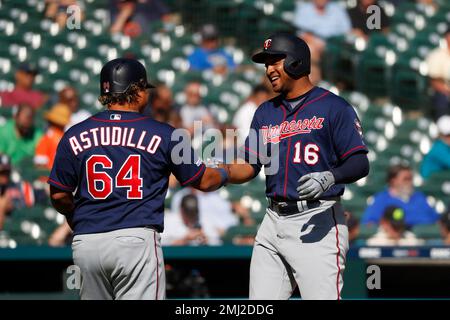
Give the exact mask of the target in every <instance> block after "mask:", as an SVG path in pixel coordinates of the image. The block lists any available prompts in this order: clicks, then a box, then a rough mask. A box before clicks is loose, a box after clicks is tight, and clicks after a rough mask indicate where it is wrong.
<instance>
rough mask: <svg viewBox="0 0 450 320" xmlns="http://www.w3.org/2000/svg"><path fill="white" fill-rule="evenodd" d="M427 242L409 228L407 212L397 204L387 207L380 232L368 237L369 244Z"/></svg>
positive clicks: (391, 244) (416, 244)
mask: <svg viewBox="0 0 450 320" xmlns="http://www.w3.org/2000/svg"><path fill="white" fill-rule="evenodd" d="M424 243H425V241H424V240H422V239H418V238H417V237H416V236H415V235H414V233H412V232H411V231H408V230H407V225H406V222H405V212H404V211H403V209H401V208H399V207H395V206H389V207H387V208H386V209H385V211H384V213H383V217H382V218H381V221H380V227H379V229H378V232H377V233H376V234H375V235H374V236H373V237H371V238H369V239H367V245H369V246H419V245H423V244H424Z"/></svg>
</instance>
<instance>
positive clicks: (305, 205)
mask: <svg viewBox="0 0 450 320" xmlns="http://www.w3.org/2000/svg"><path fill="white" fill-rule="evenodd" d="M321 201H340V197H329V198H320V199H317V200H301V201H275V200H273V199H270V198H269V209H270V210H272V211H275V212H276V213H277V214H278V215H280V216H290V215H293V214H298V213H302V212H304V211H306V210H309V209H314V208H317V207H320V204H321Z"/></svg>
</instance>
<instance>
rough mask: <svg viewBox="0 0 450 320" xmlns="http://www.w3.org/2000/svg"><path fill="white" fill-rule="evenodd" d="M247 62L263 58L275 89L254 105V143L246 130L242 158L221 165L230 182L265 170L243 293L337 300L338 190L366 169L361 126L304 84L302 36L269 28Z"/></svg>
mask: <svg viewBox="0 0 450 320" xmlns="http://www.w3.org/2000/svg"><path fill="white" fill-rule="evenodd" d="M252 60H253V61H254V62H256V63H264V64H265V66H266V75H267V77H268V79H269V80H270V82H271V84H272V87H273V90H274V91H275V92H277V93H279V95H278V96H277V97H275V98H273V99H271V100H269V101H266V102H264V103H263V104H262V105H261V106H260V107H259V108H258V109H257V110H256V113H255V115H254V118H253V121H252V124H251V131H252V130H253V132H256V133H257V134H256V135H255V136H256V142H257V143H252V139H251V135H249V137H248V138H247V140H246V143H245V146H244V150H243V153H242V157H243V159H244V160H245V163H244V164H238V163H234V164H229V165H225V168H226V169H227V170H228V175H229V182H230V183H243V182H246V181H249V180H251V179H253V178H254V177H255V176H256V175H258V174H259V172H260V170H261V168H262V167H263V164H264V168H265V171H266V195H267V198H268V203H269V205H268V208H267V214H266V215H265V217H264V220H263V222H262V224H261V226H260V228H259V230H258V233H257V236H256V241H255V245H254V248H253V254H252V259H251V267H250V298H251V299H288V298H289V297H290V296H291V294H292V292H293V290H294V289H295V287H296V286H297V285H298V286H299V289H300V293H301V296H302V298H303V299H340V296H341V290H342V286H343V279H342V275H343V272H344V268H345V256H346V253H347V250H348V230H347V227H346V224H345V218H344V211H343V209H342V205H341V203H340V196H341V195H342V194H343V193H344V184H345V183H352V182H355V181H357V180H358V179H360V178H362V177H364V176H366V175H367V174H368V171H369V162H368V159H367V156H366V153H367V148H366V146H365V144H364V142H363V139H362V130H361V124H360V122H359V120H358V117H357V115H356V113H355V111H354V109H353V108H352V107H351V105H349V104H348V103H347V102H346V101H345V100H344V99H342V98H340V97H338V96H336V95H334V94H333V93H331V92H330V91H327V90H325V89H323V88H320V87H315V86H313V85H312V84H311V82H310V80H309V78H308V75H309V73H310V51H309V49H308V46H307V44H306V43H305V42H304V41H303V40H301V39H299V38H297V37H296V36H294V35H291V34H287V33H277V34H274V35H272V36H271V37H269V38H268V39H267V40H266V41H265V42H264V48H263V50H262V51H261V52H259V53H257V54H255V55H254V56H253V57H252ZM253 140H254V139H253ZM275 155H277V156H275ZM273 168H277V170H273ZM269 169H270V170H269Z"/></svg>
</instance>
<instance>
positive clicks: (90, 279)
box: [72, 228, 166, 300]
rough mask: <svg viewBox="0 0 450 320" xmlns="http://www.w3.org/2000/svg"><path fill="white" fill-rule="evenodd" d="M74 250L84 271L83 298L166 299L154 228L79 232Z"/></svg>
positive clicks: (159, 250)
mask: <svg viewBox="0 0 450 320" xmlns="http://www.w3.org/2000/svg"><path fill="white" fill-rule="evenodd" d="M72 250H73V260H74V263H75V265H77V266H78V267H79V268H80V270H81V277H82V278H81V289H80V296H81V299H82V300H154V299H156V300H159V299H165V292H166V281H165V271H164V261H163V253H162V250H161V236H160V234H159V233H158V232H156V231H155V230H153V229H151V228H129V229H120V230H115V231H111V232H105V233H96V234H82V235H76V236H75V237H74V239H73V242H72Z"/></svg>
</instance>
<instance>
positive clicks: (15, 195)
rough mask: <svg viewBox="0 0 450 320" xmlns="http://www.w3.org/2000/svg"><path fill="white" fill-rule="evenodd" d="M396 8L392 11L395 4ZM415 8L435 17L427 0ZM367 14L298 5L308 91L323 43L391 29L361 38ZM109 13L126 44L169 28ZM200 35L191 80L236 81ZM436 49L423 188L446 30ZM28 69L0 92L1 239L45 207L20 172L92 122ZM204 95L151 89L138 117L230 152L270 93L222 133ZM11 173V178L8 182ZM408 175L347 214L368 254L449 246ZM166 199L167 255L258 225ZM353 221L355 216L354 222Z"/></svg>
mask: <svg viewBox="0 0 450 320" xmlns="http://www.w3.org/2000/svg"><path fill="white" fill-rule="evenodd" d="M45 2H46V10H45V13H44V14H45V16H46V17H47V18H51V19H54V20H55V21H56V22H57V23H58V24H60V25H61V26H64V24H65V23H66V20H67V8H68V7H69V6H71V5H74V4H77V5H81V6H80V8H82V9H83V8H84V7H83V5H82V1H76V0H60V1H57V0H46V1H45ZM399 2H401V1H400V0H399V1H395V4H398V3H399ZM417 2H418V3H420V4H421V5H423V6H429V7H430V8H432V9H433V10H439V6H438V4H437V3H435V2H434V1H433V0H417ZM371 5H377V1H376V0H358V1H357V5H356V6H355V7H354V8H351V9H346V8H344V7H343V6H341V4H340V3H337V2H335V1H330V0H312V1H298V2H297V6H296V9H295V12H294V21H293V22H294V25H295V26H296V27H297V31H298V36H299V37H302V38H303V39H304V40H305V41H306V42H307V43H308V45H309V46H310V49H311V52H312V64H313V66H312V74H311V78H312V79H313V82H314V83H315V84H320V83H321V80H322V72H321V65H322V64H321V61H322V59H326V57H325V56H324V52H325V48H326V45H327V40H328V39H330V38H331V37H335V36H340V35H346V34H352V35H354V36H355V37H361V38H363V39H365V40H367V39H368V38H369V37H370V35H371V34H372V33H373V32H383V33H388V32H389V26H390V21H389V17H388V15H387V14H386V13H385V12H384V9H383V7H380V8H381V27H380V29H370V28H368V25H367V23H366V22H367V18H368V13H367V8H368V7H369V6H371ZM110 9H111V26H110V32H111V33H112V34H115V33H122V34H126V35H129V36H131V37H134V36H138V35H142V34H145V33H146V32H147V31H146V30H149V28H150V26H151V23H152V22H154V21H161V22H162V23H163V24H164V26H165V27H166V28H168V29H170V28H171V27H172V26H173V24H174V23H177V21H176V18H175V17H174V16H173V15H172V13H171V12H170V10H169V8H168V7H167V6H166V4H165V3H164V1H162V0H110ZM83 16H84V15H83V13H82V14H81V17H83ZM198 32H199V35H200V41H199V43H198V44H195V43H193V45H195V48H194V50H193V51H192V53H191V54H190V55H189V57H188V62H189V67H190V69H191V70H193V71H204V70H211V71H212V72H214V73H216V74H220V75H224V74H232V73H234V72H240V71H239V67H240V66H239V63H238V62H236V61H235V59H234V58H233V56H232V55H230V54H229V53H228V52H227V51H226V50H224V48H223V46H222V41H221V40H222V39H221V35H220V32H219V30H218V28H217V27H216V26H215V25H214V24H211V23H208V24H205V25H203V26H202V27H201V28H200V30H198ZM443 41H444V42H445V44H446V45H445V46H440V47H439V48H436V49H435V50H433V51H431V52H430V53H429V56H428V58H427V60H426V62H427V64H428V66H429V86H430V90H431V91H432V99H431V100H430V108H431V109H432V110H433V112H432V114H433V116H434V120H435V121H436V125H437V127H438V129H439V138H438V139H437V140H436V141H434V143H433V146H432V148H431V150H430V151H429V153H428V154H427V155H426V156H425V157H424V160H423V163H422V165H421V168H420V175H421V176H422V177H423V178H424V179H428V178H429V177H430V176H433V175H435V174H439V172H443V171H449V170H450V71H449V70H450V28H447V31H446V32H445V33H444V39H443ZM34 63H35V62H34V61H29V62H26V63H23V64H21V65H17V66H15V68H14V71H13V72H15V77H14V79H15V85H14V88H13V89H12V90H10V91H3V92H0V109H2V110H7V109H9V110H11V114H10V115H9V116H4V117H3V118H2V121H0V232H7V231H8V230H3V226H4V221H5V219H14V211H15V210H19V209H21V208H26V207H31V206H34V205H35V204H42V205H44V206H45V205H46V204H47V201H48V200H47V194H46V192H47V191H46V189H45V187H42V185H41V188H37V187H36V183H34V181H24V180H23V178H22V175H21V174H20V172H21V170H23V168H28V169H29V166H34V168H35V169H36V170H40V171H39V172H41V175H40V177H38V179H37V180H38V181H41V182H42V181H45V176H46V174H48V171H49V170H50V169H51V167H52V164H53V159H54V156H55V152H56V148H57V145H58V142H59V140H60V139H61V137H62V135H63V134H64V132H65V131H66V130H67V129H68V128H70V127H71V126H73V125H75V124H77V123H79V122H80V121H83V120H85V119H87V118H88V117H90V116H91V113H90V112H88V111H87V110H86V109H87V108H86V106H83V105H82V104H81V103H80V99H79V96H78V92H77V90H76V88H75V87H72V86H66V87H64V88H63V89H62V90H60V91H59V92H41V91H39V90H36V89H34V88H33V86H34V83H35V79H36V76H37V75H38V74H39V70H38V68H37V67H36V65H35V64H34ZM44 81H45V79H44ZM203 87H204V83H202V82H201V81H200V80H199V81H197V80H196V81H191V82H189V83H187V84H186V85H185V87H184V88H183V91H182V92H173V91H172V88H171V87H170V86H169V85H168V84H165V83H159V84H157V86H156V88H155V89H153V91H152V95H151V99H150V105H149V107H148V109H147V110H146V113H147V114H148V115H150V116H152V117H153V118H155V119H156V120H158V121H162V122H167V123H169V124H171V125H172V126H174V127H176V128H185V129H187V130H188V131H189V132H190V133H193V132H194V123H195V121H202V125H203V128H216V129H219V130H222V131H223V130H225V129H227V128H233V129H239V131H238V133H239V134H238V137H237V140H236V141H234V142H235V143H236V147H237V146H238V145H241V144H242V143H243V141H244V139H245V137H246V134H247V132H248V129H249V127H250V123H251V120H252V117H253V114H254V112H255V110H256V109H257V108H258V106H259V105H260V104H261V103H262V102H263V101H265V100H267V99H269V98H271V97H273V92H272V90H271V87H270V85H268V83H267V81H265V79H264V76H262V77H261V83H260V84H257V85H255V86H254V87H253V88H252V91H251V93H250V95H249V96H248V97H247V99H245V101H242V103H241V105H240V106H239V108H238V109H237V110H236V112H235V114H234V115H233V118H232V121H231V123H230V124H225V123H222V122H221V121H219V119H218V118H217V117H216V116H215V114H214V113H213V112H212V111H211V108H210V106H209V105H208V104H207V103H205V102H204V101H203V99H204V90H203ZM180 93H181V94H182V96H183V99H182V101H183V103H181V104H178V103H176V102H175V99H174V96H175V95H178V94H180ZM36 117H42V120H44V122H45V126H37V125H36V122H37V121H36ZM224 148H226V146H224ZM14 172H17V173H19V174H18V175H14V174H13V173H14ZM414 174H415V172H413V170H412V169H411V168H410V167H408V166H407V165H396V166H392V167H390V168H387V169H386V187H385V189H384V190H379V193H377V194H375V195H373V201H372V202H371V204H370V205H368V206H367V208H366V210H365V211H364V213H362V215H361V214H358V215H357V214H355V213H353V214H352V213H350V212H348V226H349V229H350V235H351V241H352V242H355V241H358V236H359V230H360V224H361V225H371V226H376V227H377V228H378V229H377V230H378V231H377V232H376V234H375V235H374V236H373V237H371V238H370V239H369V240H368V241H367V243H368V244H369V245H420V244H423V243H424V242H423V240H421V239H418V238H417V237H416V236H415V235H414V233H413V232H412V231H411V230H412V229H413V228H414V227H415V226H417V225H430V224H439V226H440V228H441V233H442V243H446V244H450V212H449V211H448V210H447V211H446V213H444V214H438V213H437V212H436V211H435V209H433V207H432V206H431V205H430V204H429V203H428V200H427V195H425V194H423V193H422V192H421V191H418V190H416V189H415V188H414V184H413V176H414ZM38 185H39V184H38ZM262 187H263V186H262ZM170 189H171V192H172V193H173V196H172V201H171V204H170V207H168V208H167V213H166V223H165V224H166V229H165V232H164V235H163V244H165V245H219V244H221V243H222V238H223V236H224V234H225V233H226V232H227V230H228V229H229V228H231V227H233V226H237V225H245V226H255V224H256V222H255V220H254V219H253V218H252V216H251V212H250V209H249V208H248V207H247V206H243V205H242V204H241V202H240V201H236V202H231V201H229V200H226V199H224V198H223V197H222V196H221V195H220V193H219V192H212V193H202V192H199V191H195V190H193V189H189V188H186V189H180V188H179V186H178V184H177V182H176V180H175V179H171V182H170ZM344 205H345V203H344ZM449 205H450V201H449ZM356 216H362V218H361V221H359V220H358V219H357V218H356ZM69 238H70V228H69V227H68V226H67V224H63V225H61V226H60V227H59V228H58V229H57V230H55V231H54V233H53V234H52V235H51V236H50V237H49V244H51V245H55V246H57V245H63V244H65V243H67V240H68V239H69ZM236 242H237V241H236ZM251 242H252V239H248V241H244V242H243V243H245V244H250V243H251Z"/></svg>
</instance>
